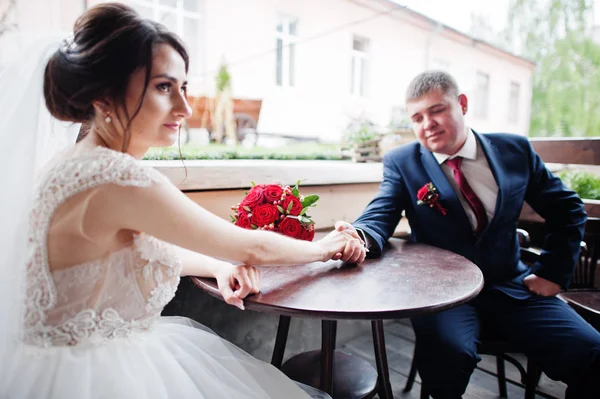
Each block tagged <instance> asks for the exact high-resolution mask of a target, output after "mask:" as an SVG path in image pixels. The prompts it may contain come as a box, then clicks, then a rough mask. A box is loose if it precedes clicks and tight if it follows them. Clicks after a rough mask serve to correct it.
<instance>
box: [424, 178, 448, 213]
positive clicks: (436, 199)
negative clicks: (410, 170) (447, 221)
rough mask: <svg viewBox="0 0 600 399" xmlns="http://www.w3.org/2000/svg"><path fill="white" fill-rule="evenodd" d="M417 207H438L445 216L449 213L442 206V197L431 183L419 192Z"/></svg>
mask: <svg viewBox="0 0 600 399" xmlns="http://www.w3.org/2000/svg"><path fill="white" fill-rule="evenodd" d="M417 205H429V207H430V208H433V207H436V208H437V209H438V210H439V211H440V212H441V213H442V215H444V216H445V215H446V213H448V210H447V209H446V208H444V207H443V206H442V204H440V195H439V194H438V192H437V188H435V186H434V185H433V183H431V182H429V183H427V184H425V185H424V186H423V187H421V188H420V189H419V191H418V192H417Z"/></svg>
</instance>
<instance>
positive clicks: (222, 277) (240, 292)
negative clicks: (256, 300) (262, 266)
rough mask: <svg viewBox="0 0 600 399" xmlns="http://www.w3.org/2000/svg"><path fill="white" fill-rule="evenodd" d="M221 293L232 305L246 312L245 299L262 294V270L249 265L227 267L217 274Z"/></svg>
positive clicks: (220, 269) (221, 268)
mask: <svg viewBox="0 0 600 399" xmlns="http://www.w3.org/2000/svg"><path fill="white" fill-rule="evenodd" d="M215 278H216V279H217V285H218V287H219V292H220V293H221V295H223V299H224V300H225V302H227V303H228V304H230V305H233V306H236V307H238V308H240V309H242V310H244V301H243V300H242V299H244V298H245V297H247V296H248V295H250V294H258V293H259V292H260V284H261V278H260V270H258V269H257V268H255V267H252V266H247V265H240V266H235V265H227V266H224V267H220V268H219V270H218V271H217V272H216V273H215Z"/></svg>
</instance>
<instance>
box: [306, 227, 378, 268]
mask: <svg viewBox="0 0 600 399" xmlns="http://www.w3.org/2000/svg"><path fill="white" fill-rule="evenodd" d="M317 244H319V245H321V247H322V248H323V249H325V253H326V256H325V258H324V259H323V261H327V260H329V259H333V260H339V259H342V257H343V256H344V255H343V254H344V253H347V254H350V255H351V256H348V257H346V256H344V259H342V260H344V261H347V260H349V259H356V260H355V262H357V263H358V262H359V261H360V262H362V261H363V260H364V259H365V255H366V250H365V248H364V245H363V243H362V242H361V240H360V239H358V238H355V237H354V236H353V235H352V234H351V233H350V232H348V231H343V230H342V231H338V230H334V231H332V232H331V233H329V234H327V235H326V236H325V237H323V238H322V239H321V240H319V241H317Z"/></svg>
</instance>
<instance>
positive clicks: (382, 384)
mask: <svg viewBox="0 0 600 399" xmlns="http://www.w3.org/2000/svg"><path fill="white" fill-rule="evenodd" d="M371 327H372V330H373V344H374V346H375V348H374V349H375V362H376V363H377V374H378V375H379V378H378V379H377V380H378V381H377V385H378V389H377V392H378V394H379V397H380V398H381V399H393V398H394V395H393V394H392V385H391V384H390V371H389V369H388V361H387V354H386V349H385V337H384V331H383V321H382V320H372V321H371Z"/></svg>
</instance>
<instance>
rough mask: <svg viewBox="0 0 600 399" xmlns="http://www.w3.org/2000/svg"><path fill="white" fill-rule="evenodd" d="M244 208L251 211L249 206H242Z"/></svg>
mask: <svg viewBox="0 0 600 399" xmlns="http://www.w3.org/2000/svg"><path fill="white" fill-rule="evenodd" d="M244 209H245V210H246V211H248V212H252V209H250V207H249V206H244Z"/></svg>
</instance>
